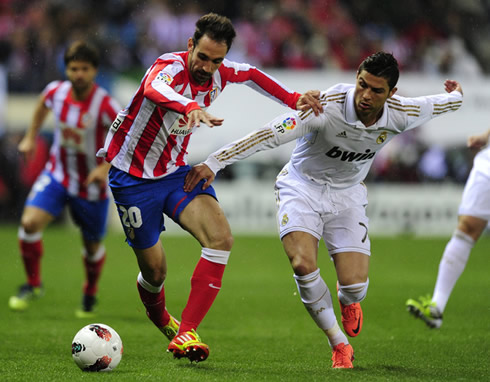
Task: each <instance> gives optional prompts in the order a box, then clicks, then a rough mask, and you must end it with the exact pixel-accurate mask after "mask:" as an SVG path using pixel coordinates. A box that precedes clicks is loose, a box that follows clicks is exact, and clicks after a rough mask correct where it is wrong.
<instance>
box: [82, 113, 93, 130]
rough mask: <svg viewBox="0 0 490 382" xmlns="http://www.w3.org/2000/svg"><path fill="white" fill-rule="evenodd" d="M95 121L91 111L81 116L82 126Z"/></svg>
mask: <svg viewBox="0 0 490 382" xmlns="http://www.w3.org/2000/svg"><path fill="white" fill-rule="evenodd" d="M92 121H93V118H92V116H91V115H90V113H84V114H83V115H82V118H81V123H82V127H88V126H89V125H90V124H91V123H92Z"/></svg>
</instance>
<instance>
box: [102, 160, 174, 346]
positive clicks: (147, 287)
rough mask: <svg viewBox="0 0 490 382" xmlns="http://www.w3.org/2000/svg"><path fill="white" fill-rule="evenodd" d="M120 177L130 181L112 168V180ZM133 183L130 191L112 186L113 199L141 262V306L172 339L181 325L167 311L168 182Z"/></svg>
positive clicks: (131, 179)
mask: <svg viewBox="0 0 490 382" xmlns="http://www.w3.org/2000/svg"><path fill="white" fill-rule="evenodd" d="M117 177H119V178H121V177H122V178H124V177H126V178H128V179H129V175H127V174H125V173H123V172H122V171H119V170H117V169H115V168H112V169H111V170H110V172H109V179H110V180H111V179H113V178H117ZM123 180H124V179H123ZM129 180H130V181H132V182H134V184H132V185H131V186H128V187H119V186H118V187H115V186H114V185H113V184H111V183H110V184H111V189H112V195H113V196H114V201H115V203H116V206H117V211H118V213H119V218H120V221H121V224H122V227H123V229H124V232H125V234H126V241H127V242H128V244H129V245H130V246H131V248H132V249H133V251H134V253H135V255H136V258H137V262H138V266H139V271H140V272H139V274H138V278H137V288H138V293H139V296H140V299H141V302H142V303H143V305H144V306H145V308H146V314H147V316H148V318H149V319H150V320H151V321H152V322H153V323H154V325H155V326H156V327H157V328H158V329H159V330H160V331H161V332H162V333H163V334H164V335H165V336H166V337H167V338H169V339H171V338H173V336H174V335H175V332H176V331H177V329H178V321H177V320H175V319H173V318H172V317H171V316H170V314H169V313H168V312H167V309H166V304H165V288H164V281H165V277H166V274H167V263H166V257H165V252H164V250H163V247H162V244H161V242H160V234H161V232H162V231H163V230H165V226H164V218H163V214H162V210H163V204H164V200H165V198H166V196H167V189H166V183H165V181H164V180H161V181H155V182H151V183H149V182H146V181H137V180H135V179H134V178H130V179H129ZM169 327H170V329H173V334H172V330H169Z"/></svg>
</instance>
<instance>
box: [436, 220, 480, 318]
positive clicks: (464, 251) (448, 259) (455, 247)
mask: <svg viewBox="0 0 490 382" xmlns="http://www.w3.org/2000/svg"><path fill="white" fill-rule="evenodd" d="M474 245H475V241H474V240H473V239H472V238H471V237H470V236H468V235H467V234H465V233H464V232H462V231H460V230H456V231H454V234H453V236H452V237H451V240H449V242H448V243H447V245H446V249H445V250H444V253H443V255H442V259H441V262H440V263H439V273H438V274H437V281H436V286H435V288H434V294H433V295H432V301H434V302H435V303H436V306H437V308H438V309H439V310H440V312H441V313H442V312H443V311H444V309H445V308H446V304H447V301H448V299H449V296H450V295H451V292H452V290H453V288H454V285H456V281H458V279H459V276H461V274H462V273H463V270H464V268H465V266H466V263H467V262H468V258H469V257H470V252H471V249H472V248H473V246H474Z"/></svg>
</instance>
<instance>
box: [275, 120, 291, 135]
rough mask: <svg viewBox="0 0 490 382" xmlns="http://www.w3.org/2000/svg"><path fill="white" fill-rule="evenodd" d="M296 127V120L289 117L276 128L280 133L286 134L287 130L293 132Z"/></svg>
mask: <svg viewBox="0 0 490 382" xmlns="http://www.w3.org/2000/svg"><path fill="white" fill-rule="evenodd" d="M295 127H296V119H295V118H294V117H288V118H286V119H285V120H284V121H282V122H281V123H278V124H277V125H276V126H275V128H276V130H277V132H278V133H284V132H286V130H293V129H294V128H295Z"/></svg>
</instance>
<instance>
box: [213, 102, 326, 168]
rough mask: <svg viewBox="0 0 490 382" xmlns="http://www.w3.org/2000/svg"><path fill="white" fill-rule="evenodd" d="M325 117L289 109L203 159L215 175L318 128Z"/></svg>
mask: <svg viewBox="0 0 490 382" xmlns="http://www.w3.org/2000/svg"><path fill="white" fill-rule="evenodd" d="M324 118H325V115H324V114H321V115H320V116H318V117H316V116H315V115H314V114H313V113H312V112H309V111H306V112H290V113H286V114H283V115H280V116H278V117H276V118H275V119H273V120H272V121H271V122H269V123H268V124H266V125H265V126H264V127H263V128H261V129H258V130H255V131H253V132H251V133H250V134H248V135H246V136H245V137H243V138H240V139H238V140H236V141H234V142H232V143H229V144H227V145H225V146H223V147H221V148H220V149H218V150H217V151H215V152H214V153H212V154H211V155H209V156H208V158H207V159H206V160H205V161H204V164H205V165H207V166H208V167H209V168H210V169H211V171H213V172H214V173H215V174H216V173H217V172H218V171H219V170H222V169H223V168H225V167H226V166H228V165H230V164H232V163H234V162H237V161H239V160H242V159H245V158H248V157H249V156H251V155H253V154H255V153H257V152H259V151H265V150H270V149H273V148H276V147H279V146H280V145H283V144H285V143H288V142H291V141H293V140H295V139H298V138H300V137H302V136H303V135H306V134H308V133H310V132H312V131H314V130H318V129H319V128H320V127H321V126H322V125H323V123H322V121H323V119H324Z"/></svg>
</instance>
